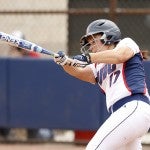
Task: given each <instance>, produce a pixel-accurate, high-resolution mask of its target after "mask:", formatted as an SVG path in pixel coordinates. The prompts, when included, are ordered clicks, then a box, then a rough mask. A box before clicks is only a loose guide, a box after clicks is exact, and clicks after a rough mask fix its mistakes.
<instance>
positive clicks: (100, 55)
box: [90, 50, 121, 64]
mask: <svg viewBox="0 0 150 150" xmlns="http://www.w3.org/2000/svg"><path fill="white" fill-rule="evenodd" d="M90 56H91V62H92V63H109V64H118V63H121V59H120V57H119V56H118V54H117V53H115V52H113V51H112V50H108V51H104V52H97V53H90Z"/></svg>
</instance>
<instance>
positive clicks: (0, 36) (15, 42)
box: [0, 32, 55, 56]
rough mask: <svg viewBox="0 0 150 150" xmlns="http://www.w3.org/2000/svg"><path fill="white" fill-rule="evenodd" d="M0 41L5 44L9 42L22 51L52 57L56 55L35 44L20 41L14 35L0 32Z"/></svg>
mask: <svg viewBox="0 0 150 150" xmlns="http://www.w3.org/2000/svg"><path fill="white" fill-rule="evenodd" d="M0 40H1V41H3V42H7V43H8V44H10V45H12V46H15V47H19V48H21V49H25V50H29V51H34V52H39V53H43V54H46V55H51V56H54V55H55V53H54V52H53V51H49V50H46V49H44V48H42V47H41V46H39V45H36V44H35V43H32V42H29V41H27V40H23V39H20V38H18V37H15V36H13V35H10V34H6V33H4V32H0Z"/></svg>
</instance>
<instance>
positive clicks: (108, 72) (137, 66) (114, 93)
mask: <svg viewBox="0 0 150 150" xmlns="http://www.w3.org/2000/svg"><path fill="white" fill-rule="evenodd" d="M123 45H126V46H128V47H129V48H130V49H131V50H133V52H134V56H133V57H132V58H130V59H129V60H128V61H126V62H124V63H121V64H104V63H100V64H91V65H90V67H91V69H92V71H93V73H94V76H95V79H96V81H97V83H98V84H99V86H100V88H101V89H102V91H103V93H104V94H105V95H106V105H107V109H109V107H110V106H112V105H113V104H114V103H115V102H117V101H118V100H120V99H122V98H124V97H126V96H129V95H132V94H137V93H142V94H144V95H147V96H148V97H149V94H148V90H147V87H146V83H145V72H144V66H143V58H142V55H141V53H140V49H139V47H138V45H137V44H136V43H135V42H134V41H133V40H132V39H131V38H124V39H122V40H121V41H120V42H119V43H118V44H117V46H116V47H121V46H123Z"/></svg>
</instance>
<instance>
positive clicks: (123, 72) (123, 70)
mask: <svg viewBox="0 0 150 150" xmlns="http://www.w3.org/2000/svg"><path fill="white" fill-rule="evenodd" d="M125 66H126V63H123V67H122V76H123V81H124V85H125V87H126V88H127V90H128V91H129V92H130V93H131V89H130V88H129V87H128V85H127V82H126V77H125Z"/></svg>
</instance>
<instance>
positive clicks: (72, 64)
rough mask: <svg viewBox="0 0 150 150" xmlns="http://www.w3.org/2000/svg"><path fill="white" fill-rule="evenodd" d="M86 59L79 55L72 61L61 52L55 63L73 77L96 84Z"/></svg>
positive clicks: (55, 57)
mask: <svg viewBox="0 0 150 150" xmlns="http://www.w3.org/2000/svg"><path fill="white" fill-rule="evenodd" d="M85 59H86V57H85V56H83V55H77V56H75V57H73V59H71V58H68V56H66V55H65V54H64V53H63V52H61V51H60V52H58V55H56V56H54V61H55V62H56V63H57V64H59V65H61V66H62V67H63V69H64V70H65V71H66V72H67V73H68V74H70V75H71V76H74V77H76V78H78V79H80V80H83V81H86V82H90V83H95V77H94V74H93V72H92V70H91V68H90V67H89V65H88V63H87V60H85Z"/></svg>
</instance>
